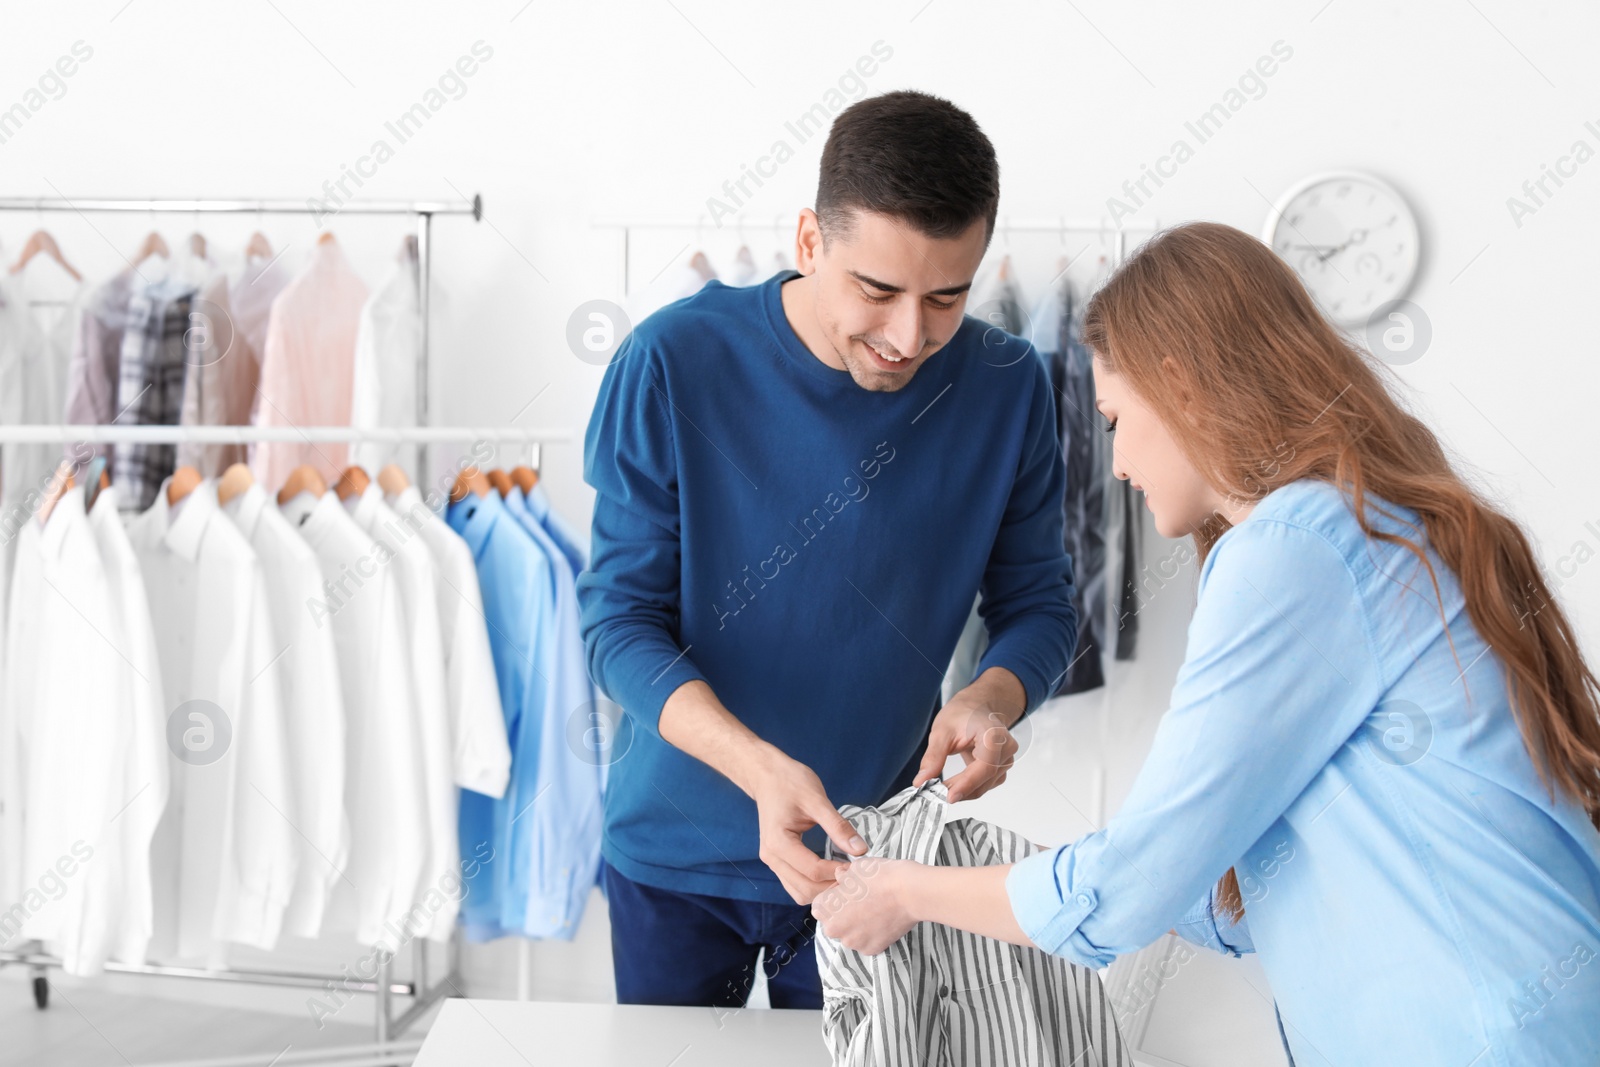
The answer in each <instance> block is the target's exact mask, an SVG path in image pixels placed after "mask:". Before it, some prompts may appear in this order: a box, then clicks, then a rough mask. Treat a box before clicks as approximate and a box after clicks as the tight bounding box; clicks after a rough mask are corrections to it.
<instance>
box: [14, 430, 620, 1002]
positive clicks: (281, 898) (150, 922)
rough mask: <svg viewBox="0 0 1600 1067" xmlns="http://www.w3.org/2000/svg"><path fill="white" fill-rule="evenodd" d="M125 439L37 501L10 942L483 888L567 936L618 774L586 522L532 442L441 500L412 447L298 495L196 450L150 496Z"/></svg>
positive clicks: (170, 928)
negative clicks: (592, 656)
mask: <svg viewBox="0 0 1600 1067" xmlns="http://www.w3.org/2000/svg"><path fill="white" fill-rule="evenodd" d="M103 463H104V461H103V460H102V459H96V460H94V461H93V462H92V465H91V468H90V470H91V472H92V473H91V476H90V477H89V478H88V479H86V481H85V485H84V486H83V487H82V488H81V489H79V488H70V487H69V488H63V486H64V484H65V482H64V480H63V481H58V482H57V484H56V486H55V490H56V491H55V492H53V493H52V494H51V495H50V496H49V497H47V499H46V501H45V503H44V505H43V506H42V507H41V508H40V509H39V514H38V516H37V517H30V518H29V519H28V520H27V521H26V522H25V523H24V524H23V525H22V527H21V529H20V530H19V531H18V536H17V538H16V542H17V544H16V557H15V569H14V571H13V572H12V573H11V575H10V590H9V595H8V596H6V597H3V598H0V603H3V604H4V605H5V609H6V610H5V616H6V617H5V620H4V621H5V624H6V625H5V627H4V635H5V640H4V642H3V646H0V900H5V901H8V902H12V901H14V902H16V903H15V906H10V905H8V909H9V910H7V911H6V912H5V913H4V915H0V944H6V943H12V942H16V941H18V940H37V941H42V942H45V943H46V944H47V945H48V946H50V947H51V948H52V949H53V950H54V951H55V952H56V953H57V954H58V955H59V956H60V957H61V959H62V961H63V966H64V968H65V969H66V970H67V971H68V972H69V973H73V974H79V975H92V974H95V973H97V972H98V971H100V970H101V969H102V968H103V966H104V964H105V962H106V960H107V959H115V960H118V961H121V962H124V963H140V962H144V961H145V960H146V959H147V958H150V957H155V958H159V959H176V960H198V961H203V962H204V963H205V964H206V965H207V966H212V967H220V966H223V965H224V964H225V962H226V958H227V952H226V948H227V946H228V945H229V944H230V943H240V944H246V945H250V946H254V947H257V948H262V949H271V948H273V947H274V946H275V945H276V944H277V943H278V939H279V937H280V935H282V934H289V935H293V936H296V937H304V938H312V937H317V936H320V935H322V934H324V933H348V934H352V935H353V936H354V937H355V938H356V940H358V941H359V942H361V943H363V944H369V945H378V944H384V945H387V946H390V947H391V948H392V949H395V950H397V949H398V947H399V945H400V944H403V943H404V942H406V941H409V940H411V939H412V938H413V937H426V938H429V939H432V940H445V939H447V938H448V937H449V935H450V932H451V930H452V929H453V928H454V927H455V925H456V924H457V921H458V918H459V920H460V921H461V922H463V923H464V924H465V926H466V932H467V935H468V936H469V937H471V938H474V939H478V940H484V939H488V938H492V937H499V936H504V935H508V934H518V935H523V936H529V937H557V938H570V937H572V936H573V934H574V933H575V932H576V929H577V926H578V923H579V921H580V920H581V917H582V913H583V908H584V904H585V903H586V901H587V898H588V893H589V889H590V888H591V887H592V886H594V885H595V884H596V881H597V878H598V875H599V850H600V810H601V789H602V787H603V759H602V756H601V755H600V754H599V752H598V751H597V749H596V747H595V740H594V736H593V734H592V732H591V731H590V730H589V729H587V727H588V725H589V717H590V716H591V715H592V713H593V707H594V698H593V694H592V692H591V691H590V686H589V681H588V678H587V673H586V668H585V664H584V660H583V655H582V642H581V638H580V637H579V635H578V618H577V607H576V592H575V588H574V579H575V575H576V574H577V573H578V572H579V571H581V570H582V569H583V567H584V565H585V562H584V561H585V554H586V551H587V549H586V546H585V545H584V544H583V541H582V538H581V536H580V535H579V534H578V533H577V532H576V531H574V530H572V529H571V528H570V527H568V526H567V525H566V524H565V523H564V522H563V521H562V520H561V518H560V517H559V515H558V514H557V513H556V512H554V511H553V510H551V509H550V506H549V502H548V500H547V499H546V497H545V494H544V492H543V489H542V488H540V487H538V486H537V485H536V479H537V476H536V475H535V474H534V472H532V471H531V470H525V469H524V470H519V471H518V472H517V473H518V478H517V481H516V482H515V483H514V484H513V483H512V482H511V481H510V479H509V476H508V477H507V478H506V479H505V485H504V489H503V493H491V492H487V490H486V492H485V495H482V496H480V495H477V494H475V493H474V492H472V491H466V492H464V497H465V499H464V500H462V501H459V502H457V503H456V504H454V505H452V506H451V507H450V509H449V511H448V513H447V517H446V518H441V517H440V516H439V515H437V514H436V513H435V512H434V511H433V510H432V509H431V508H430V507H429V506H428V505H427V503H426V502H425V501H424V500H423V498H422V496H421V494H420V492H419V491H418V490H417V488H416V487H415V486H412V485H411V484H410V483H409V481H408V480H407V478H406V476H405V474H404V472H403V471H401V470H400V468H399V467H397V466H394V465H390V466H388V467H385V468H384V469H383V470H382V471H381V472H380V474H379V477H378V480H377V481H376V482H374V481H372V480H371V479H370V478H369V477H368V476H367V474H366V472H365V471H364V470H362V469H361V468H359V467H351V468H348V469H346V470H345V471H343V472H342V474H341V476H340V479H339V481H338V483H337V486H336V488H335V489H334V490H328V489H327V488H326V486H325V484H324V483H323V481H322V478H321V475H320V472H319V471H318V469H317V468H314V467H310V466H303V467H299V468H296V469H294V470H293V471H291V473H290V475H289V477H288V478H286V479H285V483H284V486H283V488H282V489H281V490H280V491H279V492H278V493H277V495H276V496H273V495H271V494H269V493H268V491H267V490H266V489H265V488H263V486H262V485H260V484H258V483H257V481H256V480H255V478H254V477H253V476H252V475H251V473H250V470H249V468H248V467H246V466H245V465H243V464H238V465H235V466H233V467H230V468H229V469H228V470H227V471H226V472H225V473H224V475H223V477H222V478H221V479H218V480H212V479H202V478H201V476H200V474H199V472H198V471H197V470H195V469H194V468H190V467H183V468H180V469H179V470H178V471H177V473H176V474H174V475H172V476H170V477H169V478H167V479H165V480H164V481H163V482H162V483H161V484H160V485H159V486H158V493H157V496H156V499H155V500H154V501H153V502H152V503H151V504H150V505H149V506H148V507H147V508H145V509H144V510H143V511H141V512H138V513H136V514H135V515H133V516H132V517H131V518H130V519H129V520H128V521H127V522H126V524H125V523H124V520H123V518H122V517H120V516H119V512H118V495H119V494H118V491H117V489H118V488H119V487H115V486H113V485H112V484H111V481H110V480H109V479H108V478H105V477H103V476H101V477H96V476H94V473H93V472H95V471H96V468H101V469H100V470H99V471H98V473H99V474H100V475H103ZM496 520H498V521H496ZM0 577H3V574H0ZM574 723H576V724H577V726H578V729H576V730H574V729H572V727H573V725H574ZM464 899H465V900H466V901H467V903H466V904H465V906H463V900H464ZM458 913H459V914H458Z"/></svg>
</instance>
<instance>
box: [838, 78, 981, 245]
mask: <svg viewBox="0 0 1600 1067" xmlns="http://www.w3.org/2000/svg"><path fill="white" fill-rule="evenodd" d="M999 208H1000V164H999V162H998V161H997V160H996V159H995V156H994V145H992V144H990V143H989V138H987V137H985V136H984V133H983V131H982V130H981V129H979V128H978V124H977V123H976V122H974V121H973V120H972V116H971V115H969V114H967V113H966V112H965V111H962V110H961V109H960V108H958V107H956V106H955V105H954V104H952V103H951V102H950V101H948V100H942V99H940V98H939V97H937V96H931V95H929V94H928V93H919V92H915V91H913V90H901V91H899V92H893V93H884V94H883V95H882V96H872V97H868V98H867V99H865V100H862V101H860V102H858V103H855V104H852V105H850V106H849V107H847V108H845V109H844V111H842V112H840V113H839V117H838V118H836V119H834V120H833V129H831V130H830V131H828V143H827V144H826V145H825V146H823V149H822V171H821V175H820V177H819V179H818V181H817V207H816V211H817V217H818V219H819V220H820V221H821V224H822V233H823V239H824V240H827V239H829V238H830V237H832V236H834V235H846V236H848V234H849V233H850V228H851V212H852V211H856V210H861V211H871V212H874V213H877V214H880V215H888V216H890V217H891V218H895V219H899V220H902V221H904V222H906V223H908V224H909V225H910V226H912V227H913V228H914V229H916V230H917V231H918V232H919V233H922V234H924V235H926V236H928V237H955V236H957V235H959V234H961V233H962V232H964V231H965V230H966V228H967V227H968V226H971V225H972V223H973V222H974V221H976V220H977V219H983V220H984V224H985V228H984V242H985V244H987V243H988V239H989V238H990V237H992V236H993V235H994V221H995V213H996V212H997V211H998V210H999Z"/></svg>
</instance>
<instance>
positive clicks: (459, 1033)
mask: <svg viewBox="0 0 1600 1067" xmlns="http://www.w3.org/2000/svg"><path fill="white" fill-rule="evenodd" d="M756 1063H759V1064H761V1065H762V1067H828V1064H829V1056H828V1047H827V1045H825V1044H824V1043H823V1040H822V1013H821V1012H820V1011H797V1010H794V1009H788V1008H785V1009H769V1008H715V1009H714V1008H665V1007H654V1006H647V1005H640V1004H563V1003H559V1002H554V1001H516V1000H461V999H455V998H453V999H450V1000H446V1001H445V1002H444V1007H443V1008H442V1009H441V1010H440V1012H439V1017H438V1019H436V1020H435V1021H434V1024H433V1027H432V1029H430V1030H429V1031H428V1037H427V1040H426V1041H424V1042H423V1045H422V1051H421V1052H419V1053H418V1054H417V1059H416V1062H415V1064H414V1067H458V1065H460V1064H470V1065H472V1067H529V1065H530V1064H532V1065H533V1067H546V1065H549V1067H564V1065H566V1064H582V1065H583V1067H669V1065H670V1067H735V1065H737V1067H746V1065H748V1064H756Z"/></svg>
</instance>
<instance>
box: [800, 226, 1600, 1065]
mask: <svg viewBox="0 0 1600 1067" xmlns="http://www.w3.org/2000/svg"><path fill="white" fill-rule="evenodd" d="M1083 339H1084V342H1085V344H1086V345H1088V347H1089V348H1091V349H1092V350H1093V353H1094V378H1095V387H1096V395H1097V402H1096V406H1097V407H1098V408H1099V410H1100V413H1101V414H1102V415H1103V416H1104V418H1105V420H1106V429H1107V430H1108V431H1111V432H1114V434H1115V438H1114V441H1115V444H1114V447H1113V454H1114V460H1113V470H1114V472H1115V473H1116V475H1117V477H1119V478H1124V479H1130V480H1131V481H1132V482H1133V483H1134V484H1135V485H1136V486H1137V487H1139V488H1142V489H1143V490H1144V492H1145V495H1146V499H1147V501H1148V504H1149V507H1150V509H1151V511H1152V512H1153V513H1154V516H1155V523H1156V527H1157V529H1158V530H1160V531H1161V533H1162V534H1163V535H1165V536H1168V537H1178V536H1185V535H1187V536H1191V537H1193V539H1194V543H1195V546H1196V548H1197V550H1198V552H1199V555H1200V559H1201V567H1200V579H1199V595H1198V601H1197V604H1196V607H1195V612H1194V617H1193V620H1192V622H1191V624H1190V627H1189V631H1188V647H1187V651H1186V654H1185V659H1184V663H1183V666H1182V668H1181V669H1180V671H1179V673H1178V678H1177V682H1176V684H1175V686H1174V688H1173V692H1172V702H1171V706H1170V709H1169V710H1168V711H1167V712H1166V714H1165V715H1164V716H1163V717H1162V720H1161V723H1160V726H1159V728H1158V730H1157V732H1156V736H1155V741H1154V744H1153V746H1152V748H1151V751H1150V754H1149V756H1148V758H1147V760H1146V762H1145V764H1144V766H1143V767H1142V768H1141V770H1140V773H1139V775H1138V778H1137V780H1136V781H1135V783H1134V785H1133V789H1132V791H1131V793H1130V794H1129V796H1128V798H1127V800H1126V802H1125V803H1124V804H1123V806H1122V809H1121V811H1120V812H1119V813H1118V814H1117V815H1116V817H1114V818H1113V819H1111V820H1110V822H1109V823H1108V824H1107V825H1106V826H1105V828H1104V829H1101V830H1098V831H1096V832H1094V833H1091V834H1088V835H1086V836H1085V837H1082V838H1080V839H1079V840H1077V841H1074V842H1072V843H1071V844H1068V845H1064V846H1062V847H1059V848H1054V849H1049V850H1046V851H1042V852H1039V853H1037V854H1035V855H1033V856H1030V857H1028V858H1027V859H1025V860H1023V861H1022V862H1020V863H1017V864H1014V865H1010V866H1004V867H982V868H964V869H963V868H939V867H927V866H922V865H919V864H915V863H911V862H909V861H892V860H885V861H878V862H870V861H869V865H868V866H867V867H864V868H862V867H856V866H854V865H853V866H852V867H851V868H849V869H846V870H843V871H841V872H840V875H839V877H840V878H841V879H842V880H845V881H850V880H855V881H856V882H857V883H858V885H856V886H855V887H853V889H854V891H847V888H849V887H846V886H841V887H839V888H837V889H835V890H832V891H830V893H829V894H828V895H826V896H825V897H824V898H822V899H820V900H819V901H818V905H817V907H816V909H815V910H816V912H817V915H818V918H819V921H820V922H821V925H822V928H823V930H824V932H825V933H827V934H828V935H829V936H832V937H835V938H837V939H839V940H840V941H841V942H842V943H843V944H844V945H845V946H846V947H848V948H852V949H856V950H859V951H862V952H866V953H877V952H881V951H883V950H884V949H885V948H886V947H887V946H889V945H890V944H892V943H893V942H894V941H895V940H897V939H898V938H899V937H900V936H901V935H902V934H903V933H905V932H906V931H907V930H908V929H910V927H911V926H912V925H914V924H915V923H917V922H920V921H925V920H926V921H933V922H938V923H944V924H947V925H950V926H954V927H959V928H962V929H966V930H971V931H974V932H977V933H980V934H984V935H987V936H990V937H995V938H1000V939H1003V940H1006V941H1010V942H1012V943H1014V944H1019V945H1037V946H1039V947H1040V948H1043V949H1045V950H1046V951H1049V952H1052V953H1056V954H1059V955H1063V956H1066V957H1068V958H1070V959H1072V960H1073V961H1075V962H1077V963H1080V964H1083V965H1086V966H1092V967H1102V966H1105V965H1106V964H1108V963H1109V962H1110V961H1111V960H1112V959H1113V958H1115V957H1116V956H1118V955H1120V954H1123V953H1128V952H1132V951H1135V950H1137V949H1139V948H1141V947H1142V946H1144V945H1146V944H1149V943H1150V942H1151V941H1153V940H1155V939H1156V938H1157V937H1159V936H1160V935H1161V934H1163V933H1165V932H1166V931H1168V930H1169V929H1175V930H1176V932H1178V933H1179V934H1181V935H1182V936H1184V937H1186V938H1188V939H1190V940H1193V941H1196V942H1199V943H1201V944H1204V945H1206V946H1208V947H1211V948H1214V949H1216V950H1218V951H1222V952H1227V953H1230V954H1235V955H1237V954H1239V953H1241V952H1246V951H1254V952H1257V953H1258V954H1259V958H1260V960H1261V964H1262V966H1263V968H1264V970H1265V972H1266V974H1267V976H1268V979H1269V980H1270V982H1271V985H1272V992H1273V994H1274V996H1275V998H1276V1000H1277V1004H1278V1008H1279V1012H1280V1019H1281V1026H1282V1029H1283V1031H1284V1034H1285V1039H1286V1042H1287V1044H1288V1046H1289V1050H1290V1054H1291V1056H1292V1057H1293V1058H1294V1059H1296V1060H1298V1061H1299V1062H1301V1063H1302V1064H1304V1063H1311V1062H1323V1061H1326V1062H1328V1063H1330V1064H1340V1065H1343V1064H1362V1065H1365V1064H1378V1063H1397V1064H1423V1063H1427V1064H1449V1065H1453V1067H1468V1065H1469V1064H1470V1065H1472V1067H1488V1065H1490V1064H1496V1065H1507V1064H1524V1063H1540V1064H1546V1063H1548V1064H1562V1065H1578V1064H1600V830H1597V826H1600V702H1597V698H1600V687H1597V684H1596V678H1595V674H1594V672H1593V671H1592V670H1591V669H1590V667H1589V666H1588V665H1587V664H1586V663H1585V662H1584V658H1583V655H1582V653H1581V652H1580V651H1579V648H1578V644H1577V641H1576V638H1575V636H1574V633H1573V629H1572V627H1571V625H1570V624H1569V622H1568V620H1567V617H1566V615H1565V614H1564V613H1563V611H1562V609H1561V606H1560V605H1559V604H1558V603H1557V602H1556V599H1555V597H1554V596H1553V594H1552V592H1551V590H1550V588H1549V586H1548V585H1547V583H1546V582H1545V580H1544V577H1543V575H1542V574H1541V572H1540V569H1539V566H1538V563H1537V562H1536V560H1535V558H1534V554H1533V551H1532V549H1531V547H1530V545H1529V543H1528V539H1527V537H1526V536H1525V535H1524V533H1523V532H1522V530H1521V529H1519V528H1518V526H1517V524H1516V523H1515V522H1514V521H1513V520H1512V519H1510V518H1509V517H1507V516H1506V515H1505V514H1504V513H1503V512H1502V511H1500V510H1499V509H1497V508H1496V507H1495V506H1493V505H1492V504H1490V503H1489V502H1488V501H1486V500H1485V499H1484V497H1483V496H1482V495H1481V494H1480V493H1479V492H1477V491H1476V490H1474V489H1473V488H1472V487H1471V486H1470V485H1469V484H1468V483H1467V482H1466V481H1465V480H1464V479H1463V478H1462V476H1461V475H1460V474H1459V473H1458V472H1457V471H1456V470H1455V469H1454V468H1453V467H1452V465H1451V462H1450V460H1449V458H1448V457H1447V456H1446V454H1445V451H1444V449H1443V448H1442V447H1441V446H1440V444H1439V441H1438V439H1437V438H1436V437H1435V436H1434V434H1433V432H1432V431H1430V430H1429V429H1428V428H1427V427H1426V426H1425V425H1423V423H1422V422H1421V421H1419V420H1418V419H1417V418H1415V417H1414V416H1412V415H1411V414H1409V413H1408V412H1407V411H1406V410H1405V409H1404V408H1403V407H1402V406H1401V405H1400V404H1399V403H1397V401H1396V400H1395V398H1394V397H1393V396H1392V395H1391V393H1390V391H1389V389H1388V388H1387V387H1386V384H1385V381H1384V379H1383V378H1382V377H1381V376H1380V373H1379V371H1378V368H1377V366H1376V364H1375V363H1374V361H1373V360H1372V359H1371V357H1369V356H1367V355H1366V354H1365V353H1363V352H1362V351H1360V350H1359V349H1357V348H1356V347H1354V346H1353V345H1352V344H1351V343H1350V342H1349V341H1347V340H1346V339H1345V338H1344V337H1343V336H1342V335H1341V334H1340V333H1339V332H1338V331H1337V330H1335V329H1334V328H1333V327H1332V326H1331V325H1330V324H1329V323H1328V322H1327V321H1326V320H1325V319H1324V318H1323V316H1322V315H1321V313H1320V312H1319V311H1318V309H1317V307H1316V306H1315V304H1314V303H1313V302H1312V300H1311V298H1310V296H1309V295H1308V294H1307V292H1306V290H1305V288H1304V287H1303V286H1302V285H1301V284H1300V281H1299V279H1298V278H1297V277H1296V276H1295V275H1294V273H1293V272H1292V271H1291V270H1290V269H1289V268H1288V267H1287V266H1286V265H1285V264H1284V263H1283V262H1282V261H1281V260H1280V259H1278V257H1277V256H1275V255H1274V254H1273V253H1272V251H1271V250H1270V249H1269V248H1267V247H1266V246H1265V245H1263V244H1262V243H1261V242H1259V241H1257V240H1256V239H1254V238H1253V237H1250V236H1249V235H1247V234H1244V233H1242V232H1240V231H1238V230H1235V229H1233V228H1231V227H1228V226H1223V225H1218V224H1213V223H1192V224H1189V225H1185V226H1180V227H1176V228H1174V229H1171V230H1168V231H1166V232H1164V233H1163V234H1161V235H1159V236H1157V237H1156V238H1154V239H1153V240H1152V241H1150V242H1149V243H1148V244H1147V245H1146V246H1145V247H1144V248H1142V249H1141V250H1140V251H1139V252H1138V253H1137V254H1136V255H1134V256H1133V257H1132V258H1130V259H1129V260H1128V262H1127V263H1126V264H1124V265H1123V266H1122V267H1121V268H1120V269H1119V270H1118V271H1117V272H1116V274H1115V275H1114V276H1113V277H1112V278H1111V279H1110V280H1109V281H1108V282H1107V283H1106V285H1105V286H1104V287H1103V288H1102V289H1101V290H1100V291H1099V292H1098V293H1097V294H1096V295H1095V296H1094V298H1093V300H1092V301H1091V302H1090V304H1089V307H1088V310H1087V312H1086V317H1085V321H1084V327H1083ZM869 844H870V842H869ZM856 863H857V864H860V863H862V861H860V860H857V861H856Z"/></svg>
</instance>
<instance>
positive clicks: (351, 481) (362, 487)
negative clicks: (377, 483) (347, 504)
mask: <svg viewBox="0 0 1600 1067" xmlns="http://www.w3.org/2000/svg"><path fill="white" fill-rule="evenodd" d="M371 484H372V479H371V478H368V477H367V472H366V471H364V470H362V469H361V468H360V467H346V468H345V469H344V473H343V474H341V475H339V480H338V481H337V482H334V483H333V491H334V492H336V493H338V494H339V499H340V500H349V499H350V498H351V497H353V496H360V495H361V494H362V493H365V492H366V491H367V486H369V485H371Z"/></svg>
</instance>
